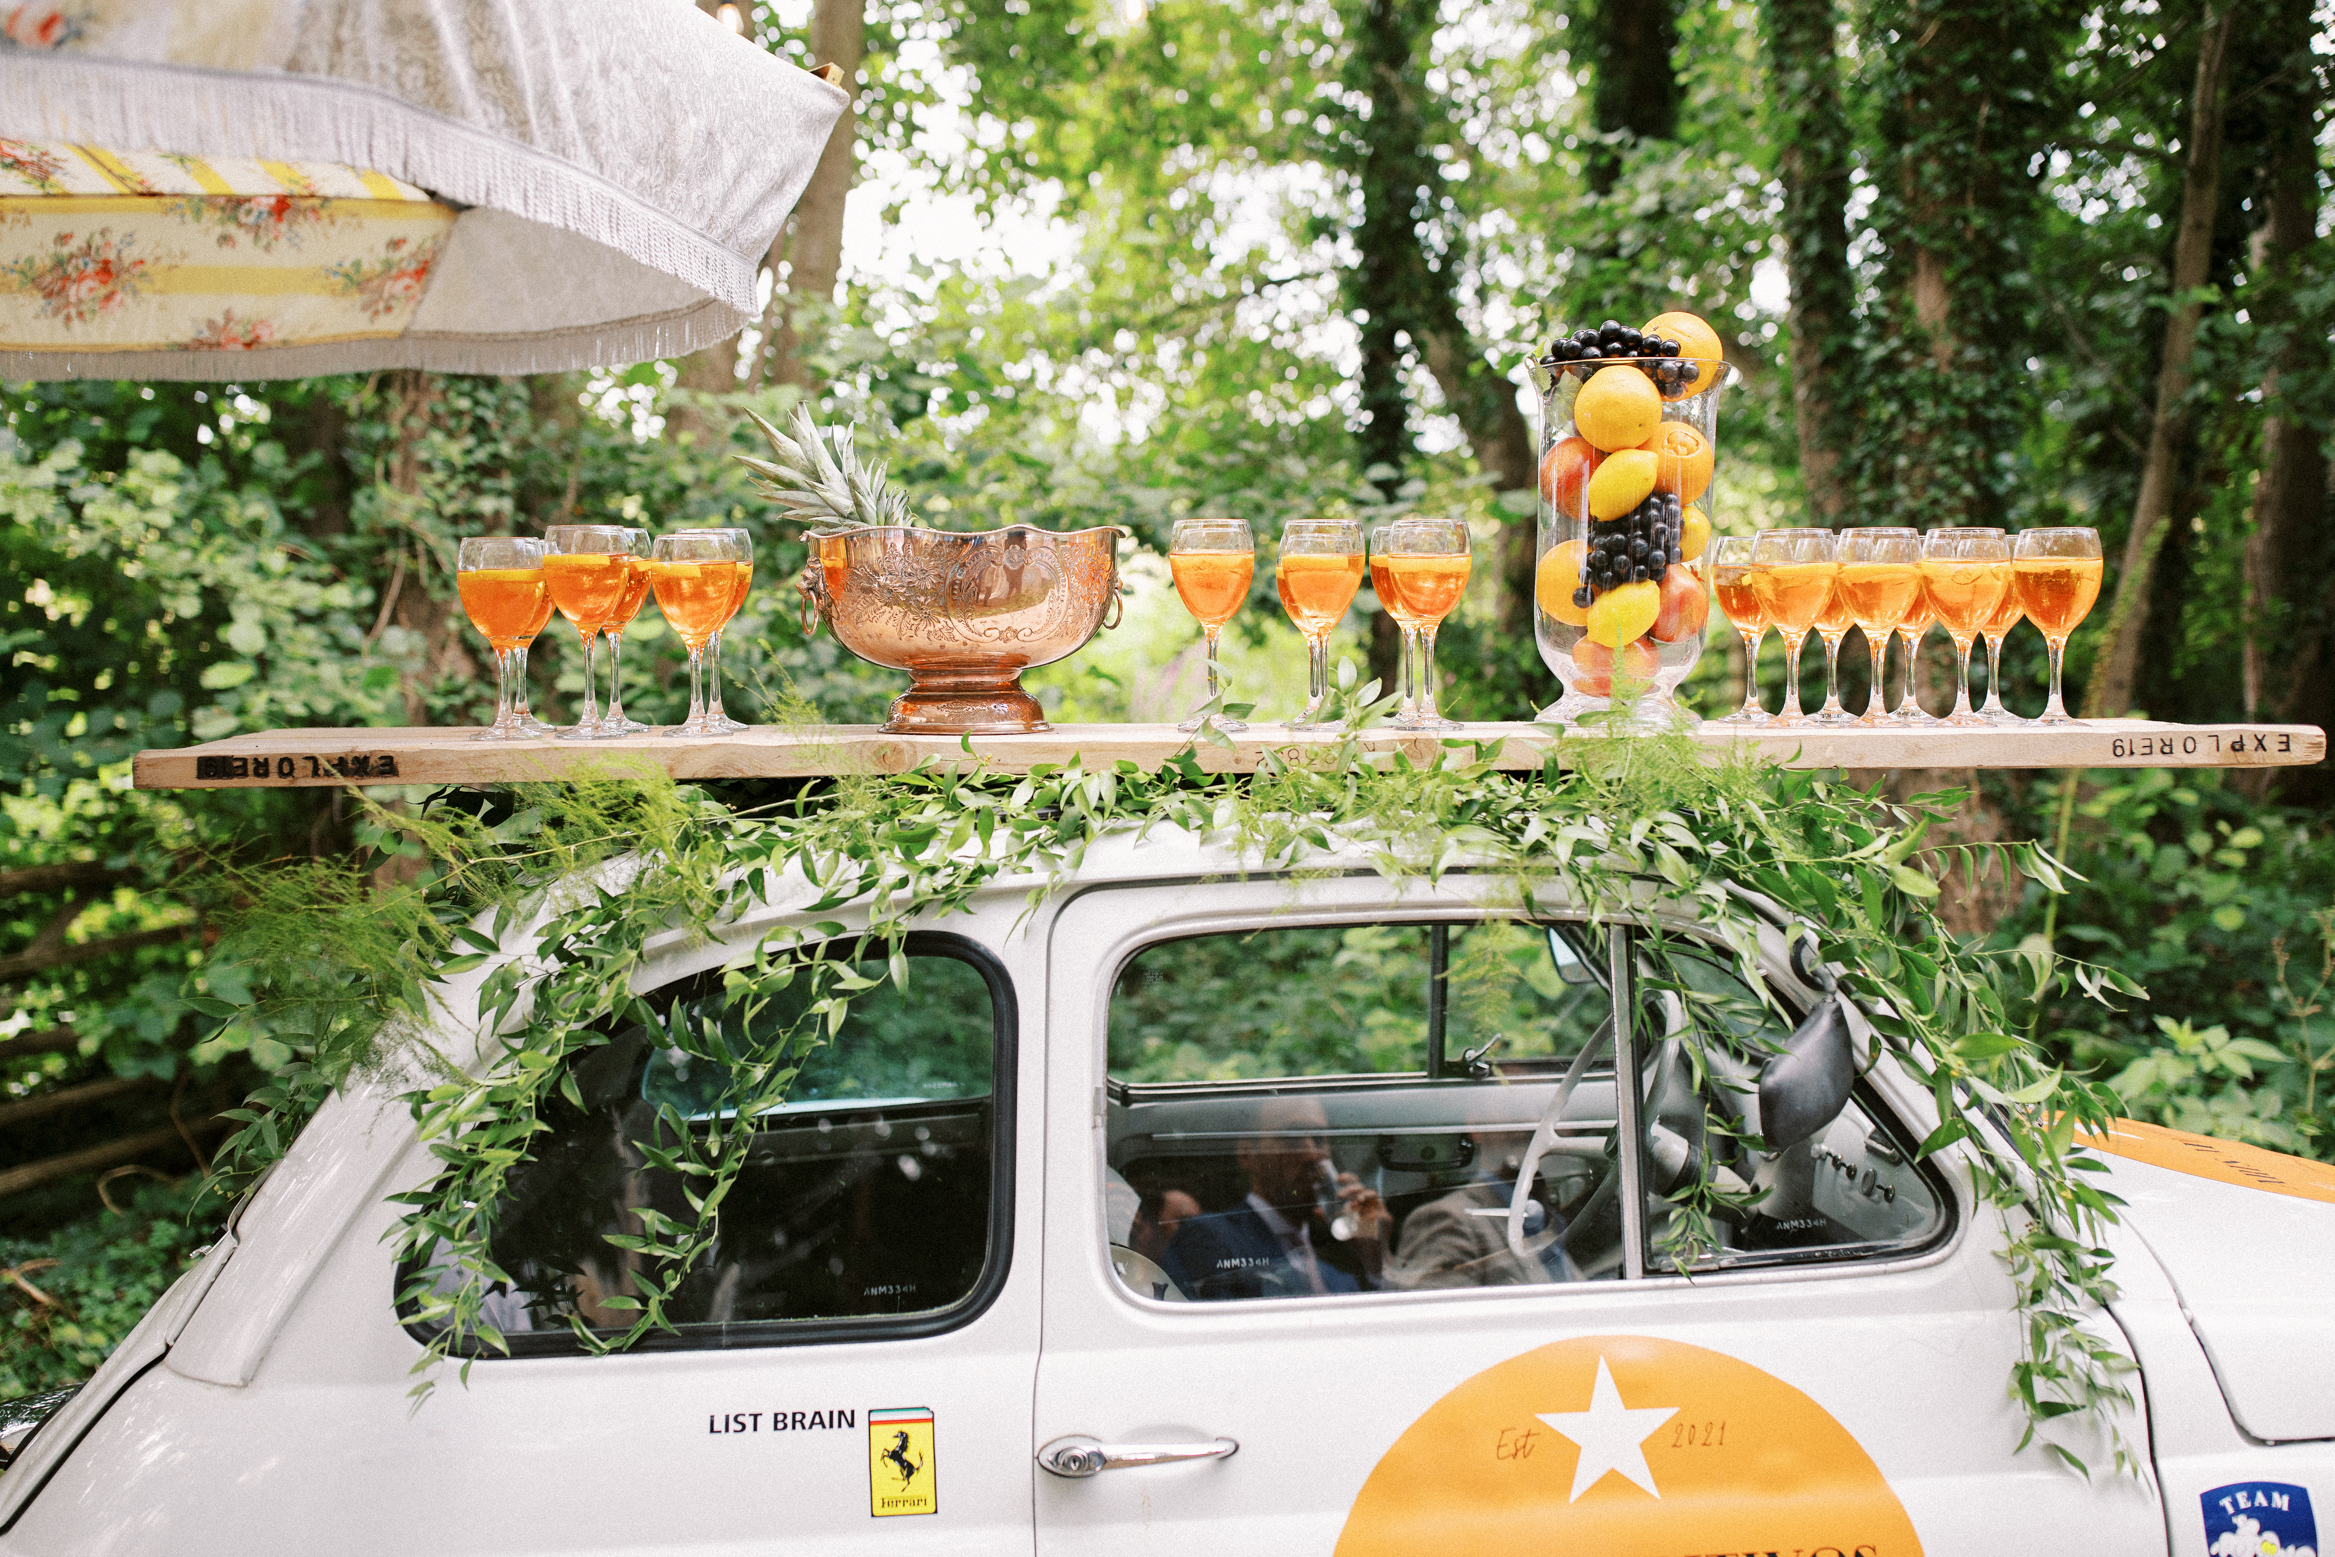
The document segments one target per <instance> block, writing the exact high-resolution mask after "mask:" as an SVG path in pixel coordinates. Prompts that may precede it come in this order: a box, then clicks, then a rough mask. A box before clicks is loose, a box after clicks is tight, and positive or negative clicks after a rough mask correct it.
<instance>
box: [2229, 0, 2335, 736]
mask: <svg viewBox="0 0 2335 1557" xmlns="http://www.w3.org/2000/svg"><path fill="white" fill-rule="evenodd" d="M2267 9H2269V10H2271V11H2272V13H2273V15H2272V17H2270V18H2267V20H2269V22H2270V25H2271V27H2272V29H2273V38H2274V40H2275V41H2274V46H2273V58H2274V60H2275V62H2276V63H2275V67H2274V69H2275V73H2274V74H2273V76H2272V77H2271V79H2270V81H2269V82H2267V83H2265V86H2266V94H2265V95H2266V96H2268V97H2269V98H2270V100H2271V101H2270V120H2271V123H2272V125H2273V127H2274V132H2275V133H2274V139H2273V141H2272V144H2271V146H2270V148H2269V155H2268V156H2267V157H2266V158H2265V159H2264V160H2265V163H2266V166H2265V168H2264V175H2265V176H2264V177H2263V179H2262V180H2261V187H2260V188H2259V189H2258V192H2257V196H2256V198H2257V202H2258V205H2259V207H2260V209H2261V210H2262V212H2263V217H2262V221H2261V224H2260V225H2259V226H2258V227H2257V228H2256V229H2255V231H2254V252H2253V255H2252V263H2251V265H2250V266H2249V269H2250V270H2251V271H2252V273H2253V276H2254V279H2255V280H2256V281H2257V282H2258V283H2260V284H2262V285H2263V287H2264V294H2263V296H2262V299H2261V301H2260V302H2259V303H2256V304H2250V305H2249V311H2250V312H2251V313H2252V315H2253V321H2254V324H2255V327H2256V328H2257V329H2259V330H2262V331H2264V332H2265V333H2266V334H2268V335H2270V336H2271V337H2272V338H2273V339H2274V340H2278V345H2277V347H2276V350H2275V354H2274V355H2273V357H2272V359H2271V364H2270V368H2269V371H2268V372H2267V373H2265V374H2264V376H2263V381H2262V400H2263V405H2264V407H2265V411H2266V414H2265V416H2264V419H2263V424H2262V467H2261V475H2260V477H2259V478H2258V480H2257V483H2256V485H2255V488H2254V507H2253V519H2254V529H2253V533H2252V534H2251V535H2250V536H2248V537H2247V540H2246V597H2247V599H2246V604H2247V626H2246V651H2245V654H2246V657H2245V698H2246V713H2247V715H2248V716H2249V717H2260V716H2262V715H2264V714H2269V715H2272V716H2273V717H2276V718H2280V719H2294V718H2297V717H2303V716H2304V715H2303V710H2304V709H2305V708H2306V707H2308V708H2309V709H2310V710H2311V713H2310V717H2313V718H2317V719H2323V718H2325V717H2326V716H2327V714H2328V712H2329V711H2330V700H2329V697H2328V693H2327V692H2326V690H2325V689H2326V687H2327V686H2328V684H2329V681H2330V679H2331V678H2335V666H2330V665H2329V664H2328V663H2327V661H2328V655H2327V653H2326V649H2327V644H2328V634H2327V623H2326V614H2325V611H2324V609H2323V607H2322V605H2321V601H2320V596H2321V594H2322V592H2323V591H2324V589H2325V587H2326V584H2327V582H2328V566H2327V563H2328V546H2327V542H2326V537H2325V534H2324V525H2323V522H2322V521H2323V518H2324V514H2325V511H2326V499H2327V455H2326V449H2325V445H2324V443H2323V442H2322V439H2323V436H2324V429H2323V427H2321V426H2317V425H2314V424H2313V422H2312V420H2311V418H2310V416H2309V413H2308V408H2306V407H2304V406H2301V405H2298V403H2297V397H2298V396H2299V395H2301V394H2303V393H2304V392H2305V389H2306V386H2307V385H2309V384H2311V383H2312V382H2313V381H2314V379H2315V378H2317V377H2319V376H2320V375H2323V374H2324V373H2325V371H2326V358H2327V341H2326V335H2325V329H2324V321H2323V320H2314V319H2313V318H2311V317H2310V316H2309V315H2308V314H2307V313H2306V312H2305V310H2304V309H2303V308H2302V307H2301V306H2299V304H2298V299H2297V298H2296V296H2295V289H2296V288H2297V286H2298V285H2299V284H2301V283H2302V281H2303V279H2304V278H2303V275H2302V271H2301V266H2302V262H2303V257H2304V254H2305V252H2306V251H2307V250H2308V249H2309V248H2310V247H2311V245H2312V243H2313V241H2314V240H2315V239H2316V238H2317V236H2318V225H2319V158H2318V144H2317V142H2318V136H2317V129H2318V123H2319V112H2320V108H2321V105H2322V103H2323V102H2324V100H2325V95H2326V91H2325V89H2326V82H2325V79H2324V77H2323V75H2322V74H2321V71H2320V69H2319V67H2318V62H2317V60H2316V59H2315V57H2314V55H2313V53H2312V49H2311V43H2312V38H2313V33H2314V28H2313V26H2312V15H2311V12H2312V6H2311V3H2310V0H2279V3H2277V4H2275V5H2274V6H2271V7H2268V8H2267ZM2281 337H2283V339H2281ZM2318 409H2320V410H2321V411H2322V412H2323V411H2324V410H2325V408H2324V407H2320V408H2318ZM2281 670H2283V671H2284V677H2283V684H2282V682H2281V674H2280V672H2281ZM2265 776H2267V770H2265Z"/></svg>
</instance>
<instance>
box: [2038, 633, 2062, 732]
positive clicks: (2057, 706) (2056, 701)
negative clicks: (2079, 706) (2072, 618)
mask: <svg viewBox="0 0 2335 1557" xmlns="http://www.w3.org/2000/svg"><path fill="white" fill-rule="evenodd" d="M2043 643H2044V646H2045V647H2046V648H2048V649H2049V650H2050V651H2051V701H2050V703H2048V704H2047V705H2045V707H2044V710H2043V717H2044V718H2046V719H2065V718H2066V717H2067V716H2068V713H2067V705H2066V704H2065V703H2063V702H2061V701H2060V698H2059V659H2060V656H2061V655H2063V654H2065V653H2066V652H2067V640H2066V639H2065V638H2045V639H2044V640H2043Z"/></svg>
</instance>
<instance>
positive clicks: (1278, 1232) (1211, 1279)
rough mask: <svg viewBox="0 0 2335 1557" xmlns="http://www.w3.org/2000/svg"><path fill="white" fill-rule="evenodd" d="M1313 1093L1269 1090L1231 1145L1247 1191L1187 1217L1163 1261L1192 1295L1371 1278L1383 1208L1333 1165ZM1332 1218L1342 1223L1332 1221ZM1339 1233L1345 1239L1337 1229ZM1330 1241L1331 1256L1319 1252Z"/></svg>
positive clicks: (1382, 1232) (1311, 1290)
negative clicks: (1228, 1203) (1247, 1130)
mask: <svg viewBox="0 0 2335 1557" xmlns="http://www.w3.org/2000/svg"><path fill="white" fill-rule="evenodd" d="M1328 1125H1329V1121H1328V1118H1327V1117H1326V1116H1325V1115H1324V1114H1323V1112H1322V1106H1321V1104H1320V1103H1319V1102H1318V1101H1316V1100H1315V1099H1313V1098H1268V1099H1267V1100H1266V1101H1265V1102H1264V1103H1263V1105H1262V1106H1260V1107H1259V1108H1258V1110H1257V1132H1256V1134H1254V1135H1252V1136H1249V1137H1247V1138H1245V1139H1243V1140H1242V1141H1241V1142H1240V1144H1239V1145H1238V1146H1237V1147H1236V1148H1235V1149H1234V1154H1235V1159H1236V1161H1238V1163H1239V1165H1240V1169H1241V1172H1242V1174H1243V1176H1244V1177H1245V1178H1246V1179H1247V1181H1248V1186H1249V1191H1248V1194H1247V1196H1246V1197H1245V1198H1244V1199H1243V1200H1242V1201H1241V1203H1240V1204H1239V1205H1236V1206H1234V1207H1232V1208H1231V1209H1230V1210H1227V1211H1215V1212H1208V1213H1205V1214H1203V1215H1200V1216H1195V1217H1191V1218H1189V1219H1187V1220H1185V1221H1184V1223H1183V1224H1182V1226H1180V1227H1179V1228H1178V1229H1177V1231H1176V1235H1175V1238H1174V1241H1173V1242H1171V1243H1170V1244H1169V1246H1168V1249H1167V1256H1168V1257H1167V1259H1166V1260H1165V1261H1163V1262H1162V1263H1163V1264H1164V1265H1165V1266H1166V1268H1167V1270H1168V1271H1169V1273H1170V1274H1171V1275H1173V1276H1174V1277H1175V1279H1176V1282H1177V1284H1178V1285H1179V1286H1181V1287H1182V1288H1183V1289H1184V1291H1185V1292H1187V1293H1189V1294H1190V1295H1191V1296H1192V1297H1193V1298H1195V1299H1202V1300H1207V1299H1222V1298H1258V1297H1311V1296H1315V1295H1319V1294H1326V1293H1331V1292H1360V1291H1366V1290H1368V1289H1370V1288H1373V1287H1376V1286H1377V1285H1378V1284H1379V1282H1378V1276H1379V1270H1380V1266H1381V1264H1382V1263H1383V1261H1384V1258H1385V1247H1386V1244H1385V1240H1386V1234H1387V1231H1388V1222H1389V1217H1388V1215H1387V1209H1386V1203H1385V1202H1384V1201H1383V1200H1381V1199H1380V1198H1379V1196H1378V1193H1377V1191H1375V1190H1373V1189H1371V1188H1370V1187H1369V1186H1367V1185H1365V1184H1364V1183H1363V1182H1362V1181H1361V1180H1360V1179H1358V1178H1356V1177H1355V1176H1354V1175H1353V1174H1351V1173H1340V1172H1338V1170H1337V1167H1336V1165H1335V1164H1334V1163H1333V1162H1332V1160H1331V1157H1330V1151H1329V1147H1328V1146H1327V1145H1325V1144H1324V1135H1325V1133H1326V1131H1327V1129H1328ZM1333 1224H1343V1225H1336V1226H1333ZM1339 1232H1343V1233H1345V1234H1346V1237H1344V1238H1343V1239H1341V1238H1338V1237H1337V1236H1336V1234H1337V1233H1339ZM1333 1247H1335V1248H1336V1249H1337V1250H1338V1251H1339V1252H1338V1253H1337V1254H1335V1255H1332V1254H1329V1253H1327V1252H1326V1251H1328V1250H1330V1249H1331V1248H1333Z"/></svg>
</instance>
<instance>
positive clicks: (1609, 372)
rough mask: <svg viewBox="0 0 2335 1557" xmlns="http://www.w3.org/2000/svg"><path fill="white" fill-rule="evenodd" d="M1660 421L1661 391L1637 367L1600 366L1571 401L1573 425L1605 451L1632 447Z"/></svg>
mask: <svg viewBox="0 0 2335 1557" xmlns="http://www.w3.org/2000/svg"><path fill="white" fill-rule="evenodd" d="M1661 421H1662V392H1661V391H1660V390H1658V389H1656V388H1655V387H1654V381H1653V380H1652V379H1650V378H1648V377H1647V376H1646V375H1645V374H1644V373H1643V372H1641V371H1640V370H1639V369H1637V368H1630V367H1620V366H1615V367H1610V368H1601V369H1599V370H1598V372H1597V374H1596V375H1595V376H1594V377H1592V378H1591V379H1590V380H1589V382H1588V383H1586V384H1583V385H1582V386H1581V393H1580V394H1579V395H1577V396H1575V397H1574V400H1573V425H1574V426H1575V427H1577V428H1579V429H1580V432H1581V436H1582V437H1584V438H1586V439H1588V440H1589V441H1590V443H1591V444H1593V445H1594V446H1596V447H1597V448H1600V449H1603V450H1605V451H1606V452H1607V453H1608V454H1610V453H1612V452H1613V451H1614V450H1616V449H1634V448H1636V447H1637V446H1638V445H1639V444H1641V443H1644V442H1645V441H1646V440H1647V439H1648V438H1651V437H1653V436H1654V429H1655V428H1656V427H1657V426H1658V425H1660V423H1661Z"/></svg>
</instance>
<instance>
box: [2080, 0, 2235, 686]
mask: <svg viewBox="0 0 2335 1557" xmlns="http://www.w3.org/2000/svg"><path fill="white" fill-rule="evenodd" d="M2229 39H2230V10H2229V8H2228V7H2227V6H2226V5H2225V6H2223V7H2222V9H2221V10H2220V11H2219V12H2218V13H2209V14H2208V16H2207V19H2206V23H2205V30H2204V37H2203V41H2202V43H2201V44H2200V46H2199V49H2198V53H2197V85H2196V88H2195V90H2194V92H2193V93H2192V95H2191V98H2190V113H2189V133H2188V135H2187V136H2186V137H2185V140H2186V147H2187V160H2186V162H2185V164H2184V167H2183V172H2182V177H2181V223H2180V228H2179V232H2178V236H2177V237H2176V238H2175V239H2174V243H2173V285H2172V289H2171V298H2170V302H2171V309H2170V311H2169V312H2168V313H2167V315H2166V317H2165V346H2164V351H2163V353H2162V355H2161V357H2160V359H2159V363H2158V367H2157V406H2156V415H2155V417H2154V418H2153V419H2152V420H2151V423H2150V426H2149V444H2148V453H2147V454H2146V455H2145V456H2144V457H2143V459H2142V462H2141V471H2140V498H2139V501H2138V502H2136V503H2135V504H2134V505H2133V515H2132V529H2131V531H2130V532H2129V533H2128V534H2127V535H2126V537H2125V542H2124V565H2123V568H2122V570H2121V571H2120V572H2119V573H2118V575H2117V580H2116V598H2115V604H2114V606H2113V607H2112V608H2111V609H2110V612H2109V616H2108V642H2107V646H2106V647H2105V649H2103V651H2102V652H2101V655H2100V659H2099V663H2098V665H2097V666H2096V668H2095V669H2094V670H2093V672H2092V684H2091V686H2090V688H2089V689H2088V692H2087V695H2086V696H2085V699H2084V711H2085V712H2086V713H2088V714H2091V715H2093V716H2095V717H2103V716H2107V717H2112V716H2116V715H2121V714H2123V713H2125V712H2126V711H2127V710H2129V709H2130V708H2131V707H2132V703H2133V692H2134V689H2135V687H2136V686H2137V685H2138V682H2139V678H2140V663H2141V650H2142V647H2143V645H2144V644H2145V643H2146V641H2147V633H2148V626H2149V615H2150V612H2149V588H2150V584H2151V582H2152V581H2153V579H2154V577H2155V574H2156V566H2157V554H2158V552H2159V551H2161V550H2162V549H2163V547H2164V544H2165V533H2166V531H2167V530H2169V529H2170V528H2171V527H2172V523H2173V501H2174V496H2175V490H2176V484H2177V483H2178V482H2179V481H2180V479H2181V460H2182V453H2183V450H2184V447H2185V446H2186V444H2187V442H2188V436H2189V414H2188V406H2187V402H2188V399H2189V386H2190V363H2191V360H2192V359H2193V358H2194V357H2195V355H2196V351H2197V325H2198V320H2199V319H2200V318H2201V317H2202V316H2203V314H2204V311H2205V310H2204V304H2203V303H2201V302H2199V301H2198V300H2197V298H2196V296H2195V294H2196V292H2197V290H2198V289H2199V288H2200V287H2202V286H2204V285H2205V280H2206V276H2207V274H2208V272H2209V270H2210V268H2211V266H2212V263H2213V228H2214V218H2215V216H2216V214H2217V212H2218V210H2219V208H2220V201H2221V140H2222V76H2223V67H2224V64H2225V62H2226V61H2227V59H2228V57H2229Z"/></svg>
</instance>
